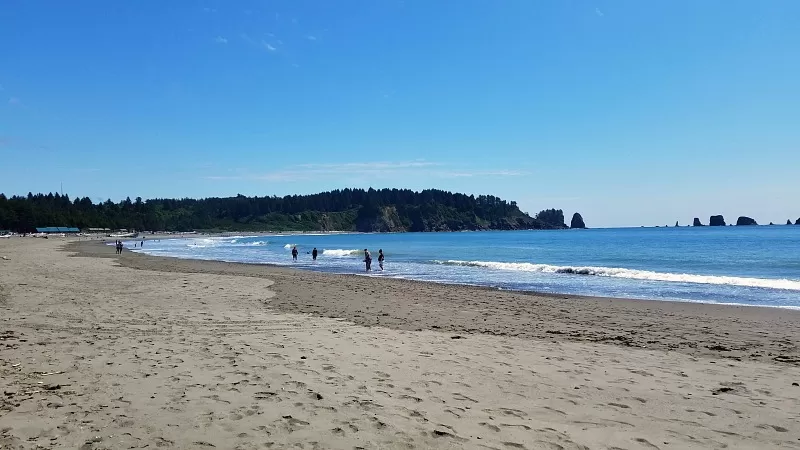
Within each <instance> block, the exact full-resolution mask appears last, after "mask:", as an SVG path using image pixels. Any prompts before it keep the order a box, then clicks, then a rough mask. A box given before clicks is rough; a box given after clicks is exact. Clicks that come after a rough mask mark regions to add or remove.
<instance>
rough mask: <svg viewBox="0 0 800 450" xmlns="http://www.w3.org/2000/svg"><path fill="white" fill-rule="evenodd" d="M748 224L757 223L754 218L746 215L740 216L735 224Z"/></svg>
mask: <svg viewBox="0 0 800 450" xmlns="http://www.w3.org/2000/svg"><path fill="white" fill-rule="evenodd" d="M748 225H758V223H756V221H755V220H753V219H751V218H750V217H747V216H740V217H739V218H738V219H737V220H736V226H748Z"/></svg>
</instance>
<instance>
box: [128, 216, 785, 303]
mask: <svg viewBox="0 0 800 450" xmlns="http://www.w3.org/2000/svg"><path fill="white" fill-rule="evenodd" d="M294 245H297V248H298V250H299V252H300V257H299V260H298V262H293V261H292V258H291V247H292V246H294ZM126 247H127V248H129V249H131V248H132V247H133V242H130V243H128V244H127V245H126ZM314 247H316V248H317V249H318V250H319V252H320V255H319V257H318V260H317V261H316V262H313V261H312V260H311V255H310V254H309V253H310V252H311V250H312V249H313V248H314ZM364 248H369V249H370V252H371V253H372V255H373V269H377V265H378V264H377V254H378V249H383V250H384V253H385V254H386V270H385V271H383V272H381V271H379V270H376V271H373V272H372V273H371V274H370V276H385V277H395V278H408V279H416V280H425V281H434V282H442V283H457V284H472V285H484V286H493V287H498V288H503V289H513V290H532V291H539V292H550V293H565V294H583V295H594V296H608V297H626V298H642V299H654V300H667V299H669V300H684V301H697V302H709V303H733V304H743V305H759V306H776V307H791V308H800V226H788V225H784V226H757V227H702V228H700V227H697V228H694V227H684V228H623V229H590V230H559V231H489V232H462V233H397V234H325V235H320V234H297V235H272V236H256V237H252V236H251V237H247V236H233V237H204V236H195V237H192V238H187V239H162V240H159V241H153V240H147V241H146V242H145V247H144V249H143V250H137V251H143V252H144V253H148V254H152V255H159V256H174V257H179V258H192V259H210V260H222V261H232V262H248V263H268V264H277V265H285V266H292V267H297V268H299V269H306V270H314V271H321V272H336V273H357V274H364V272H365V271H364V263H363V262H362V261H363V259H364V258H363V249H364Z"/></svg>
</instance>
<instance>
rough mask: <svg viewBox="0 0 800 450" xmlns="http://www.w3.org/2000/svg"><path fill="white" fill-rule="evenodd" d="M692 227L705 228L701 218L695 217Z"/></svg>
mask: <svg viewBox="0 0 800 450" xmlns="http://www.w3.org/2000/svg"><path fill="white" fill-rule="evenodd" d="M692 226H693V227H702V226H703V224H702V223H701V222H700V218H699V217H695V218H694V223H692Z"/></svg>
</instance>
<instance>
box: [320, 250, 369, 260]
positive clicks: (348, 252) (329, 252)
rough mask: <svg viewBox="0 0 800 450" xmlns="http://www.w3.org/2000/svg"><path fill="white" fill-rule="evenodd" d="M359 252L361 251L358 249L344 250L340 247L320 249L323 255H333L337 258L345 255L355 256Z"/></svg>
mask: <svg viewBox="0 0 800 450" xmlns="http://www.w3.org/2000/svg"><path fill="white" fill-rule="evenodd" d="M359 253H361V250H358V249H355V250H345V249H341V248H328V249H325V250H323V251H322V254H323V255H326V256H334V257H337V258H344V257H347V256H357V255H358V254H359Z"/></svg>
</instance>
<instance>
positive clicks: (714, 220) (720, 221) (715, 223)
mask: <svg viewBox="0 0 800 450" xmlns="http://www.w3.org/2000/svg"><path fill="white" fill-rule="evenodd" d="M708 225H709V226H712V227H724V226H725V218H724V217H722V216H711V218H709V220H708Z"/></svg>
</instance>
